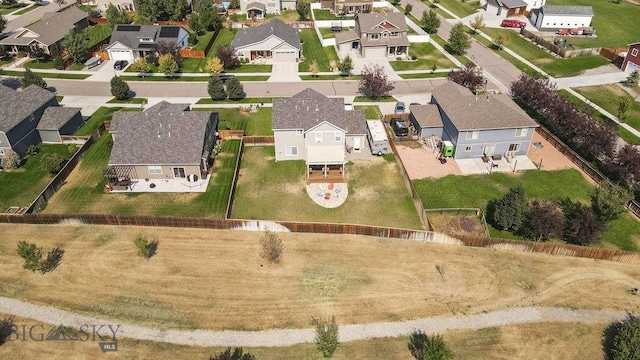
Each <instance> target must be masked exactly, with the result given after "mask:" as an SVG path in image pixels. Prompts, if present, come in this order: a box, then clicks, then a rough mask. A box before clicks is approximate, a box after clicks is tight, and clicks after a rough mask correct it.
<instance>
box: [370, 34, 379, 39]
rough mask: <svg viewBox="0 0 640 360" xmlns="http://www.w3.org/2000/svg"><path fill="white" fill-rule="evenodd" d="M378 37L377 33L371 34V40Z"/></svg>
mask: <svg viewBox="0 0 640 360" xmlns="http://www.w3.org/2000/svg"><path fill="white" fill-rule="evenodd" d="M379 38H380V35H378V34H371V40H378V39H379Z"/></svg>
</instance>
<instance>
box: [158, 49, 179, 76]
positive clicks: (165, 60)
mask: <svg viewBox="0 0 640 360" xmlns="http://www.w3.org/2000/svg"><path fill="white" fill-rule="evenodd" d="M158 71H160V72H161V73H163V74H165V75H166V76H167V77H171V75H173V74H175V73H176V71H178V63H177V62H176V61H175V60H174V59H173V56H172V55H171V54H164V55H161V56H160V57H159V58H158Z"/></svg>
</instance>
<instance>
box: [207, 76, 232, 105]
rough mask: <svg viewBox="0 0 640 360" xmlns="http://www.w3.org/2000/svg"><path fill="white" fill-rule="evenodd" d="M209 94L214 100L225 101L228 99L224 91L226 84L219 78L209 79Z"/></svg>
mask: <svg viewBox="0 0 640 360" xmlns="http://www.w3.org/2000/svg"><path fill="white" fill-rule="evenodd" d="M207 92H208V93H209V96H211V99H213V100H223V99H225V98H226V97H227V93H226V92H225V91H224V84H223V83H222V80H220V78H219V77H217V76H215V75H214V76H212V77H210V78H209V84H208V85H207Z"/></svg>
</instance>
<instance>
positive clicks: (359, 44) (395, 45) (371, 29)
mask: <svg viewBox="0 0 640 360" xmlns="http://www.w3.org/2000/svg"><path fill="white" fill-rule="evenodd" d="M355 22H356V27H355V29H352V30H349V31H346V32H341V33H337V34H336V47H337V50H338V53H340V54H344V55H346V54H348V53H350V52H351V51H356V53H357V54H358V55H360V56H361V57H364V58H373V57H397V56H406V55H407V54H408V51H409V39H408V38H407V31H408V29H409V28H408V26H407V22H406V21H405V16H404V14H402V13H400V12H385V13H368V14H356V16H355Z"/></svg>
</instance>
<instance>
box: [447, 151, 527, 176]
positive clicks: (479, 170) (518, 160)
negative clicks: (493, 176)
mask: <svg viewBox="0 0 640 360" xmlns="http://www.w3.org/2000/svg"><path fill="white" fill-rule="evenodd" d="M449 161H451V160H449ZM455 162H456V164H458V167H459V168H460V171H462V174H463V175H473V174H490V173H493V172H516V171H520V170H536V169H537V168H538V167H537V166H536V165H535V164H534V163H533V161H531V159H529V157H527V156H524V155H520V156H516V157H514V158H513V159H511V161H507V158H506V157H504V156H503V157H502V159H500V160H492V159H489V162H484V161H483V160H482V159H480V158H477V159H455Z"/></svg>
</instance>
